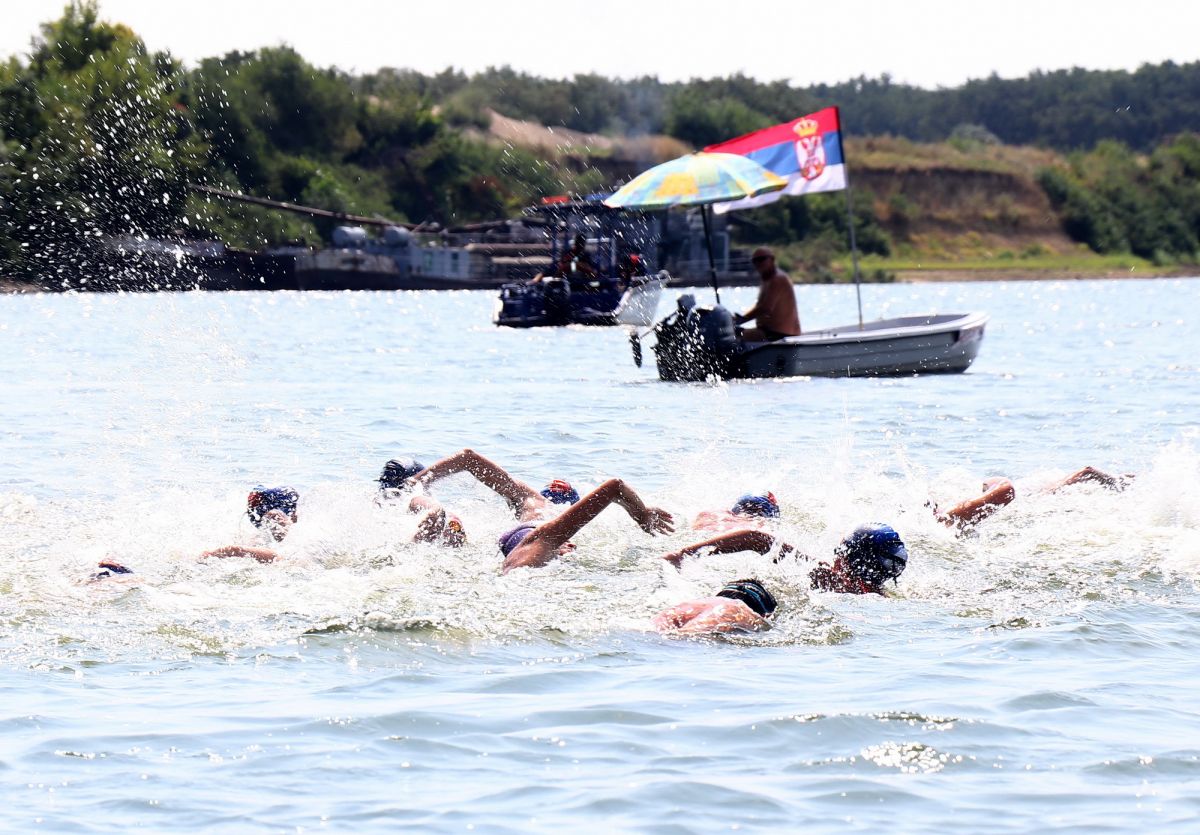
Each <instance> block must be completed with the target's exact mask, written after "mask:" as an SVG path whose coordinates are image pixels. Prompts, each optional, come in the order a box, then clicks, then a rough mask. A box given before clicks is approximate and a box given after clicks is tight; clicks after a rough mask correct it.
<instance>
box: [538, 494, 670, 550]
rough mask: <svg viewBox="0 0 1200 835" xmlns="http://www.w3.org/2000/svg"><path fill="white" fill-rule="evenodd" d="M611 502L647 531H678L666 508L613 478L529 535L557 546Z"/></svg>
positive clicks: (551, 546)
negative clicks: (647, 502)
mask: <svg viewBox="0 0 1200 835" xmlns="http://www.w3.org/2000/svg"><path fill="white" fill-rule="evenodd" d="M610 504H616V505H620V506H621V507H622V508H623V509H624V510H625V512H626V513H628V514H629V515H630V516H631V517H632V518H633V520H634V521H635V522H637V523H638V525H639V526H640V527H641V529H642V530H644V531H646V533H650V534H654V533H670V532H671V531H673V530H675V525H674V519H673V518H672V517H671V514H669V513H667V512H666V511H665V510H661V509H659V508H656V507H647V506H646V505H645V504H644V503H643V502H642V500H641V498H640V497H639V496H638V494H637V493H635V492H634V491H633V488H631V487H630V486H629V485H628V484H626V483H625V482H623V481H621V479H619V478H610V479H609V480H608V481H606V482H604V483H603V484H601V485H600V486H599V487H597V488H596V489H595V490H593V491H592V492H590V493H588V494H587V495H586V496H584V497H583V498H582V499H580V500H579V501H578V502H576V503H575V504H573V505H571V506H570V507H569V508H567V509H566V510H565V511H563V513H562V514H561V515H560V516H559V517H558V518H556V519H551V520H550V521H549V522H546V523H544V524H542V525H540V526H538V528H537V530H535V531H534V532H533V533H531V534H530V535H529V536H530V538H536V539H537V540H540V541H541V542H544V543H546V544H547V546H548V547H550V548H557V547H558V546H560V545H562V544H564V543H565V542H567V540H569V539H570V538H571V537H573V536H574V535H575V534H577V533H579V531H580V530H581V529H582V528H583V527H584V526H585V525H587V524H588V523H589V522H591V521H592V520H593V519H595V518H596V517H597V516H599V515H600V514H601V512H603V510H604V508H606V507H608V506H609V505H610Z"/></svg>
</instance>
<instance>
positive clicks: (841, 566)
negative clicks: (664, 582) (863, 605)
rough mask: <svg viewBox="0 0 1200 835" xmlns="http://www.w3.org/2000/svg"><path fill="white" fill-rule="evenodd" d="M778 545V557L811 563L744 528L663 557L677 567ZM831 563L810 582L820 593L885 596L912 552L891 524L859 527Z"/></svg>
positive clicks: (785, 546) (819, 568) (821, 565)
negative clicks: (687, 561)
mask: <svg viewBox="0 0 1200 835" xmlns="http://www.w3.org/2000/svg"><path fill="white" fill-rule="evenodd" d="M777 545H778V548H779V557H776V560H775V561H776V562H778V561H779V558H780V557H783V556H784V555H787V554H792V553H794V554H796V556H798V557H799V558H801V559H808V557H806V556H804V555H803V554H802V553H800V552H799V551H797V550H796V549H795V548H794V547H793V546H791V545H789V544H788V543H786V542H783V541H781V540H779V539H778V538H777V537H775V536H773V535H772V534H769V533H766V532H765V531H756V530H741V531H729V532H727V533H723V534H718V535H717V536H714V537H713V538H712V539H706V540H704V541H703V542H697V543H695V544H693V545H688V546H686V547H684V548H681V549H679V550H678V551H672V552H671V553H669V554H667V555H665V556H664V557H663V559H665V560H666V561H667V562H669V563H671V564H672V565H674V566H675V567H676V568H679V567H680V566H681V565H682V563H683V560H684V558H685V557H689V556H693V555H705V554H734V553H737V552H739V551H753V552H755V553H759V554H768V553H770V552H771V550H772V549H773V548H775V547H776V546H777ZM833 553H834V561H833V564H832V565H830V564H829V563H825V562H821V563H818V564H817V567H816V568H814V569H813V570H812V571H810V572H809V574H808V578H809V581H810V582H811V583H812V586H813V588H814V589H816V590H818V591H834V592H842V593H845V594H884V589H883V584H884V582H886V581H887V580H895V579H896V578H898V577H899V576H900V575H901V573H903V571H904V569H905V567H906V566H907V565H908V550H907V549H906V548H905V547H904V543H903V542H902V541H901V539H900V534H898V533H896V531H895V530H894V529H893V528H892V527H891V526H889V525H883V524H878V523H876V524H869V525H860V526H859V527H857V528H855V529H854V531H853V532H852V533H851V534H850V535H849V536H847V537H846V538H845V539H843V540H842V541H841V543H840V544H839V545H838V546H837V548H835V549H834V552H833Z"/></svg>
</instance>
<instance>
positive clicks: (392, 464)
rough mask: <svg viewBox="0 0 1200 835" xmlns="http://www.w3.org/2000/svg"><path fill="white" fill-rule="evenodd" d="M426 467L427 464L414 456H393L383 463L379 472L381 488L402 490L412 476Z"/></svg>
mask: <svg viewBox="0 0 1200 835" xmlns="http://www.w3.org/2000/svg"><path fill="white" fill-rule="evenodd" d="M424 469H425V465H424V464H422V463H420V462H419V461H417V460H416V459H414V458H393V459H392V460H391V461H388V462H387V463H386V464H384V465H383V472H381V473H380V474H379V489H380V490H400V489H402V488H404V487H405V486H406V484H405V482H407V481H408V480H409V479H410V478H412V477H413V476H415V475H416V474H417V473H419V472H421V471H422V470H424Z"/></svg>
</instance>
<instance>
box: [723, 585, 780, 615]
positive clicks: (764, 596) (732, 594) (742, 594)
mask: <svg viewBox="0 0 1200 835" xmlns="http://www.w3.org/2000/svg"><path fill="white" fill-rule="evenodd" d="M717 597H728V598H730V599H732V600H740V601H742V602H743V603H745V604H746V605H747V606H749V607H750V608H751V609H752V610H753V611H754V612H756V613H758V615H759V616H761V617H764V618H765V617H766V616H767V615H769V614H771V613H772V612H774V611H775V607H776V606H777V605H778V604H777V603H776V602H775V598H774V597H772V596H771V593H770V592H769V591H767V590H766V589H765V588H764V587H763V584H762V583H760V582H758V580H734V581H733V582H732V583H729V584H728V585H726V586H725V588H723V589H721V590H720V591H719V592H717Z"/></svg>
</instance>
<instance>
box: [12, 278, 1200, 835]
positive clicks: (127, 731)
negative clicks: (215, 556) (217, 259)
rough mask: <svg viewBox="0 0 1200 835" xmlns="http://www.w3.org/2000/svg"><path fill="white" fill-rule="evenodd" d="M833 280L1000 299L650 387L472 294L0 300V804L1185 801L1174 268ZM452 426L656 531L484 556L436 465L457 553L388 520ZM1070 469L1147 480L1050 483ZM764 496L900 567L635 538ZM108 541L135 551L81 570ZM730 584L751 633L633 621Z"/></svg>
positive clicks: (1007, 814) (1090, 824)
mask: <svg viewBox="0 0 1200 835" xmlns="http://www.w3.org/2000/svg"><path fill="white" fill-rule="evenodd" d="M751 293H752V291H751V290H734V291H725V292H724V293H723V296H725V297H726V300H727V301H732V302H733V306H735V307H741V306H744V305H747V304H748V303H749V301H750V298H751V295H750V294H751ZM699 295H701V296H702V297H704V293H703V291H700V292H699ZM798 296H799V300H800V305H801V314H802V319H803V321H804V324H805V326H806V327H819V326H826V325H838V324H844V323H845V322H846V321H849V320H852V319H853V317H854V298H853V289H852V288H845V287H824V286H809V287H801V288H799V290H798ZM864 299H865V305H864V306H865V310H866V312H867V315H868V317H870V318H874V317H878V316H888V315H902V314H906V313H917V312H935V311H936V312H955V311H959V312H966V311H972V310H983V311H986V312H988V313H989V314H990V315H991V317H992V320H991V323H990V324H989V326H988V332H987V336H986V338H985V341H984V344H983V350H982V353H981V355H980V358H979V360H978V361H977V362H976V364H975V366H974V367H973V368H972V369H971V370H970V371H969V372H968V373H967V374H964V375H955V376H945V377H928V378H905V379H897V380H820V379H795V380H785V381H759V382H735V383H731V384H722V385H673V384H664V383H660V382H659V381H658V380H657V379H656V377H655V375H654V372H653V369H652V359H651V357H652V355H651V353H650V352H649V351H647V358H648V363H647V366H648V367H646V368H642V369H638V368H636V367H635V366H634V365H633V363H632V361H631V358H630V352H629V347H628V344H627V335H626V334H625V333H624V332H622V331H620V330H617V329H572V328H567V329H552V330H533V331H512V330H497V329H495V328H494V327H492V326H491V325H490V324H489V320H490V314H491V308H492V303H493V301H492V297H491V296H490V295H489V294H484V293H465V292H464V293H446V294H435V293H399V294H389V293H360V294H349V293H347V294H320V293H310V294H294V293H276V294H255V293H247V294H207V295H205V294H161V295H144V296H130V295H113V296H99V295H55V296H8V297H0V399H2V401H3V403H4V409H3V415H4V423H3V426H2V427H0V687H2V689H3V695H4V699H3V702H2V703H0V787H2V790H3V795H2V796H3V798H4V800H5V803H4V812H3V813H2V814H0V820H3V821H4V823H5V824H6V825H5V828H6V829H9V830H14V831H23V830H31V829H44V830H52V831H71V832H78V831H126V830H131V829H143V830H148V831H161V830H206V831H212V830H223V829H224V830H230V831H233V830H236V831H264V832H276V831H283V830H289V831H312V830H326V831H343V832H344V831H355V832H358V831H382V830H394V829H397V828H400V827H411V828H414V829H417V830H421V831H438V832H458V831H468V830H473V831H485V832H559V831H563V830H564V829H582V830H587V831H597V830H598V831H605V830H611V831H645V832H651V831H653V832H710V831H716V830H728V829H741V830H749V831H765V830H768V829H773V830H782V831H795V830H798V829H800V828H805V829H817V830H832V829H838V830H841V829H845V830H850V831H870V832H874V831H879V830H881V829H888V830H903V831H938V832H944V831H947V830H950V829H953V830H960V831H971V832H1006V831H1031V830H1037V831H1089V832H1090V831H1143V830H1151V829H1154V830H1168V829H1176V830H1179V831H1190V830H1192V829H1193V828H1194V822H1195V820H1196V818H1197V815H1200V701H1198V700H1197V696H1196V693H1197V685H1198V684H1200V661H1198V660H1197V659H1198V652H1197V650H1198V649H1200V640H1198V639H1200V595H1198V594H1197V587H1196V580H1197V577H1198V576H1200V530H1198V528H1200V453H1198V451H1197V444H1198V443H1200V429H1197V425H1198V424H1197V415H1200V317H1198V315H1197V313H1196V311H1197V310H1200V281H1198V280H1195V279H1185V280H1130V281H1102V282H1100V281H1098V282H1091V281H1077V282H1065V283H1049V282H1045V283H1032V282H1004V283H989V284H969V285H968V284H938V285H913V286H910V285H891V286H873V287H867V288H865V290H864ZM662 312H665V310H664V311H662ZM647 341H648V342H649V341H650V340H649V338H648V340H647ZM466 446H469V447H473V448H475V449H477V450H480V451H482V452H484V453H486V454H488V455H489V456H490V457H492V458H494V459H495V460H497V461H498V462H500V463H501V464H503V465H505V466H507V467H508V468H509V469H510V470H512V471H513V473H514V474H515V475H517V476H518V477H520V478H523V479H526V480H528V481H529V482H531V483H533V484H535V485H540V484H542V483H544V482H545V481H547V480H549V479H551V478H566V479H568V480H570V481H572V482H573V483H575V484H576V485H577V486H582V487H587V486H590V485H594V484H596V483H598V482H599V481H601V480H602V479H603V478H605V477H608V476H611V475H616V476H620V477H622V478H624V479H626V480H627V481H628V482H629V483H631V484H632V485H633V486H634V487H635V488H637V489H638V490H639V491H640V492H641V493H642V494H643V495H644V496H645V497H646V498H647V500H648V501H650V502H651V503H654V504H659V505H662V506H664V507H666V508H667V509H668V510H670V511H671V512H672V513H674V514H675V515H676V517H677V519H678V520H679V521H680V528H681V530H680V531H679V532H678V533H676V534H675V535H673V536H670V537H667V538H665V539H663V538H659V539H655V538H651V537H649V536H647V535H645V534H643V533H642V532H641V531H640V530H639V529H637V527H636V526H634V525H633V524H632V523H631V522H630V521H629V519H628V518H626V517H625V516H624V515H623V514H622V513H621V512H620V511H619V510H610V511H607V512H606V513H605V514H604V515H603V516H602V517H601V518H600V519H599V520H598V521H597V523H596V524H595V525H593V526H591V527H589V528H588V529H587V530H585V531H584V532H583V533H581V534H580V535H579V536H578V537H576V539H575V541H576V543H577V544H578V546H579V549H578V551H577V552H576V553H575V554H573V555H572V556H571V557H569V558H568V559H564V560H561V561H559V562H557V563H554V564H552V565H550V566H548V567H546V568H543V569H539V570H518V571H514V572H511V573H510V574H508V575H505V576H501V575H500V574H499V572H498V566H499V556H498V553H497V551H496V549H495V546H494V539H495V536H496V534H497V533H499V532H500V531H501V530H503V529H504V528H505V527H508V526H510V525H511V516H510V515H508V514H507V512H506V509H505V508H504V507H503V506H502V504H501V503H500V502H499V501H498V500H497V499H496V498H495V497H494V496H492V495H491V494H489V493H487V491H485V490H483V489H481V488H479V487H478V486H477V485H475V484H473V483H472V482H470V481H469V480H468V479H465V478H462V477H459V478H454V479H449V480H447V481H446V482H444V483H442V484H440V485H438V487H437V488H436V489H435V492H436V494H437V495H438V497H439V498H441V499H443V500H444V501H446V502H447V503H448V504H450V505H452V506H453V507H454V508H455V509H456V510H458V511H459V513H460V515H461V516H462V517H463V519H464V521H465V523H466V525H467V530H468V532H469V534H470V537H471V541H470V543H469V544H468V546H467V547H466V548H464V549H462V550H461V551H449V552H448V551H444V550H439V549H435V548H432V547H430V546H423V545H421V546H418V545H412V544H406V541H407V540H408V539H409V538H410V537H411V535H412V531H413V524H414V523H413V521H412V517H409V516H407V515H406V514H404V513H402V512H398V511H397V510H396V509H395V508H393V507H380V506H377V505H376V504H375V503H374V502H373V501H372V499H373V497H374V484H373V479H374V478H375V477H376V476H377V475H378V472H379V468H380V466H381V465H382V463H383V462H384V461H386V460H387V459H388V458H390V457H393V456H397V455H401V454H411V455H415V456H417V457H418V458H420V459H421V460H423V461H426V462H429V461H432V460H434V459H436V458H438V457H440V456H442V455H445V454H448V453H450V452H453V451H454V450H457V449H459V448H462V447H466ZM1085 464H1091V465H1094V466H1097V467H1099V468H1101V469H1103V470H1106V471H1110V472H1114V473H1136V474H1137V477H1136V478H1135V479H1134V480H1133V482H1132V486H1131V487H1130V488H1129V489H1128V490H1126V491H1125V492H1122V493H1115V492H1111V491H1107V490H1104V489H1101V488H1099V487H1096V486H1089V485H1080V486H1077V487H1074V488H1071V489H1068V490H1063V491H1060V492H1058V493H1054V494H1041V493H1039V491H1038V488H1039V487H1041V486H1044V485H1046V484H1049V483H1052V482H1053V481H1054V479H1056V478H1058V477H1061V476H1062V475H1064V474H1066V473H1068V472H1070V471H1073V470H1075V469H1078V468H1079V467H1082V466H1084V465H1085ZM994 475H1009V476H1012V477H1013V478H1015V479H1016V481H1017V486H1018V500H1017V501H1016V502H1015V503H1014V504H1013V505H1011V506H1010V507H1008V508H1005V509H1004V510H1003V511H1001V512H1000V513H998V514H997V515H996V516H994V517H993V518H991V519H989V520H987V521H986V522H984V523H983V524H981V525H980V526H979V528H978V531H977V533H976V534H975V535H973V536H967V537H955V536H954V535H953V534H952V533H951V532H950V531H948V530H947V529H945V528H943V527H942V526H940V525H939V524H938V523H937V522H936V521H935V520H934V519H933V517H932V515H931V513H930V511H929V509H928V508H927V507H926V502H928V501H930V500H932V501H936V502H939V503H941V504H943V505H945V504H948V503H953V502H954V501H956V500H958V499H961V498H965V497H967V496H969V495H971V494H973V493H974V492H976V491H978V489H979V483H980V481H981V480H982V479H983V478H985V477H988V476H994ZM260 483H261V484H284V483H286V484H292V485H294V486H295V487H296V488H297V489H298V490H299V491H300V493H301V503H300V522H299V523H298V524H297V525H296V526H295V528H294V530H293V533H292V534H291V535H290V536H289V537H288V539H287V540H286V541H285V542H284V543H283V544H282V546H281V548H280V550H281V553H282V554H283V556H284V559H283V560H281V561H280V562H278V563H275V564H270V565H260V564H258V563H249V564H246V563H244V562H240V561H237V560H225V561H208V562H202V561H199V560H198V559H197V557H198V555H199V554H200V553H201V552H202V551H204V550H206V549H209V548H213V547H216V546H219V545H224V544H228V543H232V542H250V541H252V536H253V534H254V531H253V529H252V528H251V527H250V526H249V523H248V522H247V521H246V520H245V517H244V515H243V514H242V509H243V507H244V501H245V495H246V492H247V491H248V489H249V488H250V487H253V486H254V485H256V484H260ZM759 489H771V490H773V491H774V492H775V494H776V495H777V496H778V497H779V499H780V502H781V505H782V507H783V520H782V528H783V533H784V534H785V535H786V537H787V538H789V539H791V540H792V541H794V542H795V543H796V544H797V545H799V546H801V547H802V548H803V550H804V551H806V552H807V553H809V554H812V555H814V556H821V557H825V556H827V555H828V554H829V553H830V551H831V550H832V548H833V546H834V545H835V544H836V543H837V541H838V540H839V539H840V538H841V536H842V535H844V534H845V533H846V532H847V531H848V530H849V529H851V528H852V527H854V525H856V524H858V523H860V522H863V521H870V520H883V521H889V522H891V523H892V524H893V525H894V526H895V527H896V528H897V529H898V530H900V532H901V534H902V535H903V536H904V539H905V541H906V542H907V544H908V547H909V552H910V555H911V560H910V564H909V569H908V571H907V572H906V573H905V574H904V575H903V576H902V577H901V578H900V582H899V583H898V585H897V586H896V588H895V589H894V592H893V595H892V596H891V597H890V598H888V599H883V598H871V599H867V598H856V597H847V596H841V595H832V594H818V593H813V592H811V591H809V590H808V588H807V582H806V575H807V571H808V566H807V565H805V564H803V563H797V562H791V561H781V562H780V563H778V564H774V563H771V562H769V561H766V560H764V559H763V558H761V557H757V556H756V555H750V554H739V555H726V556H718V557H710V558H708V559H702V560H696V561H692V562H689V563H685V565H684V567H683V570H682V571H676V570H675V569H673V568H671V567H670V566H669V565H668V564H666V563H664V562H663V561H662V560H660V559H659V557H660V556H661V555H662V554H663V553H665V552H667V551H669V550H672V549H674V548H678V547H680V546H681V545H683V544H685V543H686V542H688V541H689V539H690V538H691V537H692V536H694V534H690V533H689V532H687V530H686V528H687V525H688V522H689V520H690V519H691V518H693V517H694V516H695V515H696V513H698V512H699V511H701V510H704V509H708V508H714V507H715V508H720V507H726V506H728V505H729V504H730V503H732V501H733V500H734V499H735V498H736V497H737V496H738V495H740V494H741V493H745V492H749V491H752V490H759ZM104 558H111V559H116V560H119V561H121V562H124V563H125V564H127V565H130V566H131V567H133V568H134V569H135V574H134V575H131V576H130V577H128V578H121V579H119V580H116V581H112V580H109V581H104V582H99V583H86V582H82V580H83V578H85V577H86V576H87V575H88V574H89V572H91V571H93V570H94V569H95V565H96V563H97V562H98V561H99V560H101V559H104ZM750 575H755V576H758V577H760V578H761V579H762V580H763V582H764V583H766V584H767V585H768V586H769V587H770V588H772V589H773V590H774V591H775V592H776V594H777V596H778V597H779V599H780V601H781V604H782V605H781V609H780V611H779V613H778V614H777V617H776V619H775V625H774V628H773V629H771V630H770V631H768V632H765V633H762V634H758V635H748V636H743V637H734V638H729V639H721V640H670V639H665V638H663V637H661V636H659V635H657V634H655V633H654V632H652V631H650V630H649V620H650V617H651V616H652V615H653V614H654V613H655V612H656V611H658V610H660V609H662V608H663V607H665V606H667V605H670V604H672V603H675V602H678V601H681V600H685V599H688V598H689V597H693V596H704V595H708V594H711V593H713V592H714V591H715V590H716V589H717V588H719V587H720V586H721V585H722V584H723V583H724V582H725V581H727V580H730V579H733V578H734V577H737V576H750Z"/></svg>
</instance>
